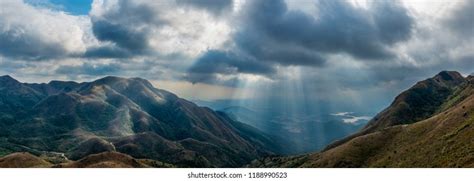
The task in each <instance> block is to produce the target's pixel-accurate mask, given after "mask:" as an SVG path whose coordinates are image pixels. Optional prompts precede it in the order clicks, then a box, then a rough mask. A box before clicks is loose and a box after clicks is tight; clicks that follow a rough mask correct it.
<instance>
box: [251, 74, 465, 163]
mask: <svg viewBox="0 0 474 181" xmlns="http://www.w3.org/2000/svg"><path fill="white" fill-rule="evenodd" d="M473 138H474V76H472V75H470V76H468V77H463V76H462V75H461V74H459V73H458V72H453V71H443V72H440V73H439V74H437V75H436V76H434V77H432V78H429V79H426V80H423V81H420V82H418V83H416V84H415V85H414V86H413V87H411V88H410V89H408V90H406V91H404V92H402V93H401V94H400V95H399V96H397V97H396V98H395V100H394V101H393V102H392V104H391V105H390V106H389V107H388V108H386V109H385V110H383V111H382V112H380V113H379V114H378V115H377V116H375V117H374V118H373V119H372V120H370V121H369V123H368V124H367V125H366V126H365V127H364V128H363V129H362V130H360V131H359V132H357V133H355V134H353V135H351V136H348V137H346V138H344V139H341V140H339V141H336V142H333V143H332V144H330V145H328V146H327V147H326V148H325V149H324V150H323V151H320V152H315V153H310V154H303V155H298V156H288V157H267V158H264V159H259V160H255V161H254V162H252V164H250V165H248V166H249V167H474V139H473Z"/></svg>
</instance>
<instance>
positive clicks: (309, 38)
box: [191, 0, 414, 74]
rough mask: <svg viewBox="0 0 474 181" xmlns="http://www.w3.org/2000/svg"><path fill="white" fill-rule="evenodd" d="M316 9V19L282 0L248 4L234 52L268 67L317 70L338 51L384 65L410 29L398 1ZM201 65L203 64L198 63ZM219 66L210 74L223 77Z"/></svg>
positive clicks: (408, 18)
mask: <svg viewBox="0 0 474 181" xmlns="http://www.w3.org/2000/svg"><path fill="white" fill-rule="evenodd" d="M314 5H315V6H317V8H318V13H317V17H314V16H313V15H312V14H308V13H307V12H303V11H299V10H289V9H288V7H287V5H286V3H285V1H283V0H254V1H249V2H248V3H247V4H246V5H244V7H243V10H242V11H243V12H242V15H241V16H242V19H241V20H240V21H239V22H240V23H237V24H235V27H236V28H237V31H236V33H235V34H234V36H233V40H234V42H235V45H236V47H235V52H243V54H245V55H246V56H250V57H253V59H252V60H258V61H262V62H266V64H265V65H267V66H275V65H283V66H315V67H320V66H324V65H325V63H326V59H325V57H326V56H328V55H332V54H340V53H343V54H347V55H350V56H352V57H354V58H356V59H358V60H361V61H388V60H392V59H394V58H395V57H396V55H395V53H394V52H392V51H391V49H390V48H391V47H392V46H393V45H395V44H396V43H398V42H402V41H406V40H408V39H410V37H411V32H412V28H413V26H414V25H413V24H414V20H413V18H412V17H411V16H410V15H409V13H408V11H407V9H406V8H405V7H403V6H402V5H401V4H400V3H399V2H398V1H373V3H371V6H370V7H369V9H368V10H367V9H363V8H360V7H355V6H353V5H352V4H350V3H349V2H348V1H315V4H314ZM199 61H203V60H201V59H199V60H198V62H197V63H196V64H197V65H199V64H200V62H199ZM206 61H208V60H206ZM241 62H245V60H242V61H241ZM209 65H212V64H209ZM219 65H220V67H216V68H213V69H212V70H214V72H212V71H210V72H208V73H209V74H212V73H222V72H219V70H218V69H226V67H223V66H222V65H228V64H223V63H220V64H219ZM248 66H251V65H248ZM191 70H193V69H192V68H191ZM255 74H259V72H255ZM261 74H265V73H261Z"/></svg>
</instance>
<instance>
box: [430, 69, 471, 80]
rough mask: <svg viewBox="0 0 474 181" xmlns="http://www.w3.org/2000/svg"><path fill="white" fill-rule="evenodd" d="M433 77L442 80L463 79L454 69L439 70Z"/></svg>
mask: <svg viewBox="0 0 474 181" xmlns="http://www.w3.org/2000/svg"><path fill="white" fill-rule="evenodd" d="M434 78H435V79H440V80H444V81H455V82H462V81H464V77H463V76H462V75H461V74H460V73H459V72H456V71H441V72H440V73H438V74H437V75H436V76H435V77H434Z"/></svg>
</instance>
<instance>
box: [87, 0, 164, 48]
mask: <svg viewBox="0 0 474 181" xmlns="http://www.w3.org/2000/svg"><path fill="white" fill-rule="evenodd" d="M91 21H92V31H93V33H94V35H95V37H96V38H97V39H98V40H100V41H108V42H112V43H115V44H116V45H117V46H118V47H120V48H123V49H126V50H128V51H129V52H131V53H134V54H142V53H146V52H147V51H148V50H149V39H150V38H149V36H150V35H151V32H152V29H153V28H156V27H159V26H162V25H164V24H166V22H165V21H163V20H162V19H160V17H159V13H157V12H156V9H154V7H151V6H148V5H147V4H140V3H134V2H133V1H128V0H119V1H118V4H117V5H116V6H114V8H113V9H109V10H107V11H104V13H103V14H100V16H95V15H92V16H91Z"/></svg>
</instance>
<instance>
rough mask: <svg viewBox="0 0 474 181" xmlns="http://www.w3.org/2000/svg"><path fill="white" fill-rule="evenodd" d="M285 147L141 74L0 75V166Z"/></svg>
mask: <svg viewBox="0 0 474 181" xmlns="http://www.w3.org/2000/svg"><path fill="white" fill-rule="evenodd" d="M282 149H283V148H282V145H280V144H277V143H276V142H275V139H274V138H273V137H271V136H269V135H267V134H265V133H262V132H260V131H259V130H257V129H255V128H253V127H251V126H248V125H246V124H243V123H240V122H237V121H234V120H232V119H230V118H229V117H228V116H227V115H226V114H225V113H223V112H216V111H213V110H211V109H209V108H206V107H199V106H197V105H195V104H194V103H192V102H189V101H187V100H185V99H182V98H179V97H178V96H176V95H174V94H172V93H170V92H168V91H165V90H161V89H157V88H155V87H154V86H153V85H152V84H151V83H150V82H148V81H147V80H144V79H141V78H120V77H112V76H109V77H105V78H102V79H99V80H96V81H92V82H83V83H77V82H70V81H51V82H49V83H42V84H30V83H21V82H19V81H17V80H15V79H13V78H12V77H10V76H1V77H0V156H5V155H8V156H6V157H4V158H1V159H0V167H1V166H5V167H7V166H8V165H14V166H16V164H15V160H16V161H19V160H20V163H23V162H21V160H32V161H31V162H32V163H37V164H38V166H55V167H68V166H70V165H76V166H78V165H82V166H84V165H89V166H90V165H95V166H97V165H99V166H100V164H99V163H97V164H96V163H90V162H91V161H90V160H95V161H97V162H100V160H102V162H106V163H110V162H111V161H112V162H113V161H116V160H125V162H124V163H128V164H127V165H128V166H130V167H136V166H140V167H141V166H143V167H145V166H156V165H167V166H171V167H172V166H176V167H240V166H242V165H244V164H247V163H249V162H250V161H251V160H254V159H257V158H260V157H262V156H268V155H273V154H278V153H279V151H280V150H282ZM17 152H19V153H17ZM22 152H23V153H22ZM12 153H14V154H13V155H9V154H12ZM96 154H102V156H97V155H96ZM107 157H110V158H107ZM8 160H10V161H8ZM84 160H86V162H88V164H83V163H81V161H84ZM104 160H105V161H104ZM25 163H26V162H25ZM45 163H48V164H45ZM124 163H122V162H120V163H113V164H111V165H109V166H111V167H113V166H124V165H123V164H124ZM130 163H136V164H131V165H130ZM20 165H21V164H20ZM105 165H107V164H105ZM27 166H28V167H31V166H32V165H27ZM33 166H34V164H33ZM102 166H104V164H102Z"/></svg>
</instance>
